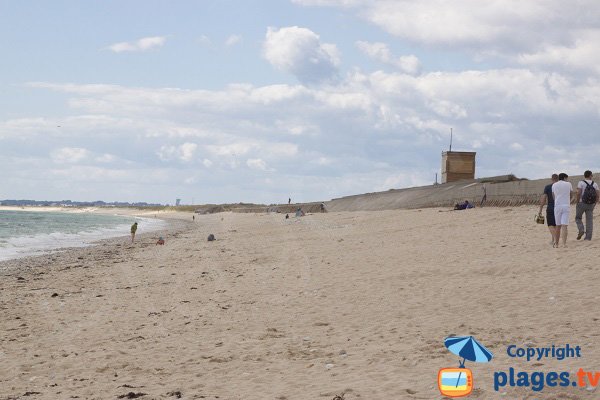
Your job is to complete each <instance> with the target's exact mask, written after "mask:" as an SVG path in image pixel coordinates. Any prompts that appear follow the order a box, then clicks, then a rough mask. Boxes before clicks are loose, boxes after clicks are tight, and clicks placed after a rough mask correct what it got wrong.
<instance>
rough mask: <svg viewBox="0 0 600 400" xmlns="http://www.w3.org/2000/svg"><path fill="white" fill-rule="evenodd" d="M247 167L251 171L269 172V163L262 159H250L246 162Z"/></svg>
mask: <svg viewBox="0 0 600 400" xmlns="http://www.w3.org/2000/svg"><path fill="white" fill-rule="evenodd" d="M246 165H248V167H249V168H250V169H256V170H260V171H266V170H267V163H266V162H265V161H264V160H261V159H260V158H249V159H248V160H246Z"/></svg>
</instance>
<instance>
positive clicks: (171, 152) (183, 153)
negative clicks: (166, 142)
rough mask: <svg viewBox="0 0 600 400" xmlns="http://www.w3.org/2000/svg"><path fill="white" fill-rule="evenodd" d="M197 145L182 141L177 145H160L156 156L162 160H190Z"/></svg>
mask: <svg viewBox="0 0 600 400" xmlns="http://www.w3.org/2000/svg"><path fill="white" fill-rule="evenodd" d="M197 148H198V145H197V144H196V143H183V144H181V145H179V146H161V147H160V149H159V150H158V151H157V155H158V157H159V158H160V159H161V160H163V161H170V160H174V159H175V160H180V161H183V162H189V161H192V159H193V158H194V153H195V152H196V149H197Z"/></svg>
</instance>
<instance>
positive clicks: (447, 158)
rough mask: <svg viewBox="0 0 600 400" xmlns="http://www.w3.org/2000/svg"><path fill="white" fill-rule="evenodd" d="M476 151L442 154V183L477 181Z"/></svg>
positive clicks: (444, 152) (446, 152)
mask: <svg viewBox="0 0 600 400" xmlns="http://www.w3.org/2000/svg"><path fill="white" fill-rule="evenodd" d="M476 154H477V153H476V152H474V151H443V152H442V183H448V182H456V181H462V180H469V179H475V155H476Z"/></svg>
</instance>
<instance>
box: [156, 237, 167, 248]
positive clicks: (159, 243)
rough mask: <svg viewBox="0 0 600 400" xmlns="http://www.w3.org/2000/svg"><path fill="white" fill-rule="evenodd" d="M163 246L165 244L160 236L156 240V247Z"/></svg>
mask: <svg viewBox="0 0 600 400" xmlns="http://www.w3.org/2000/svg"><path fill="white" fill-rule="evenodd" d="M164 244H165V239H163V237H162V236H161V237H159V238H158V241H157V242H156V245H161V246H162V245H164Z"/></svg>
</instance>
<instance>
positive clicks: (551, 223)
mask: <svg viewBox="0 0 600 400" xmlns="http://www.w3.org/2000/svg"><path fill="white" fill-rule="evenodd" d="M551 179H552V183H550V184H548V185H546V186H545V187H544V194H543V195H542V197H541V199H540V211H539V213H538V214H539V215H542V210H543V209H544V206H545V205H546V223H547V224H548V230H549V231H550V236H552V246H555V245H556V244H557V242H556V220H555V219H554V197H553V196H552V185H553V184H555V183H556V182H558V175H557V174H552V178H551Z"/></svg>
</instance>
